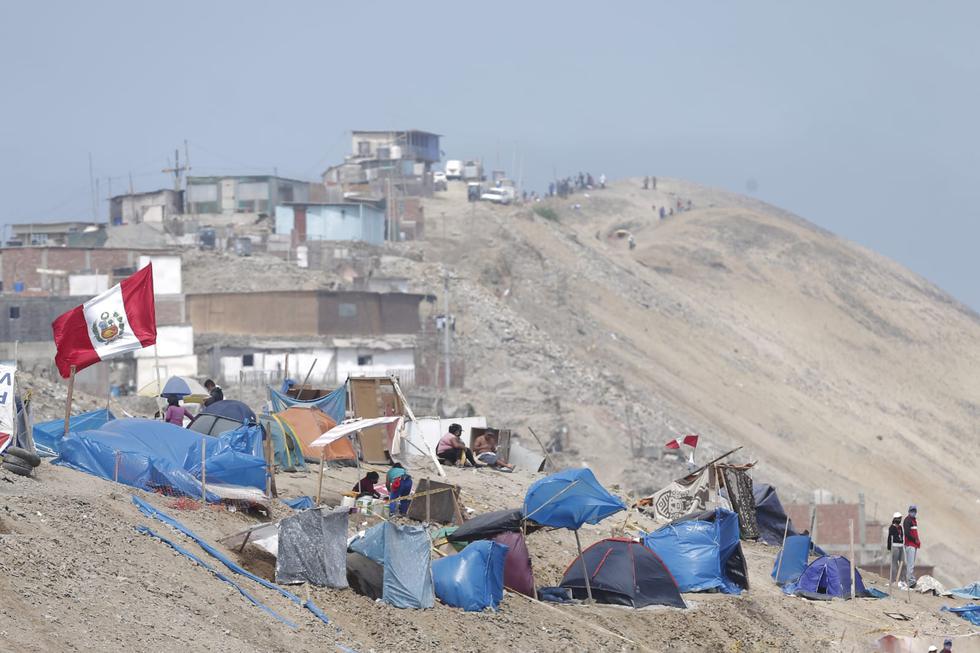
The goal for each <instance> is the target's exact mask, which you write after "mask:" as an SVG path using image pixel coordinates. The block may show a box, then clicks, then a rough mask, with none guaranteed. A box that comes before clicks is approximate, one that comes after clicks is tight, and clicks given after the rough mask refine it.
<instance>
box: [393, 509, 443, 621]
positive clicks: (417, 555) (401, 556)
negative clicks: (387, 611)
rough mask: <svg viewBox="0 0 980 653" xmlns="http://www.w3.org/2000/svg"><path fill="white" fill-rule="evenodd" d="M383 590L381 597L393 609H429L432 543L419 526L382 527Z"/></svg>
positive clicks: (431, 592)
mask: <svg viewBox="0 0 980 653" xmlns="http://www.w3.org/2000/svg"><path fill="white" fill-rule="evenodd" d="M384 527H385V528H384V547H385V557H384V588H383V590H382V592H383V596H382V597H381V598H382V600H383V601H384V602H385V603H388V604H390V605H393V606H395V607H396V608H431V607H433V606H434V605H435V602H436V600H435V591H434V589H433V586H432V558H431V556H430V553H429V549H430V547H431V546H432V542H431V541H430V540H429V534H428V533H427V532H426V530H425V528H423V527H422V526H401V525H396V524H392V523H391V522H385V525H384Z"/></svg>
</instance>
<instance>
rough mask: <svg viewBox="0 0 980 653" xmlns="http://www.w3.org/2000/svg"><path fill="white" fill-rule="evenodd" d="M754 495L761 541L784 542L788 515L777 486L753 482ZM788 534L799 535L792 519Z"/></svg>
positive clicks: (770, 542)
mask: <svg viewBox="0 0 980 653" xmlns="http://www.w3.org/2000/svg"><path fill="white" fill-rule="evenodd" d="M752 495H753V497H754V498H755V519H756V522H757V523H758V525H759V541H760V542H764V543H766V544H777V545H778V544H782V542H783V532H784V531H785V530H786V520H787V517H786V511H785V510H783V504H782V502H781V501H780V500H779V494H778V493H777V492H776V488H774V487H773V486H771V485H767V484H765V483H753V485H752ZM787 535H798V533H797V532H796V530H795V529H794V528H793V522H792V521H791V522H790V523H789V532H788V533H787Z"/></svg>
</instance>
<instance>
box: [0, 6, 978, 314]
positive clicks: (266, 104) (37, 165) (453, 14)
mask: <svg viewBox="0 0 980 653" xmlns="http://www.w3.org/2000/svg"><path fill="white" fill-rule="evenodd" d="M151 4H152V6H151ZM631 4H632V8H628V7H629V5H631ZM547 5H548V6H545V3H536V2H535V3H529V2H495V3H490V4H487V3H483V4H479V5H472V6H470V5H468V4H467V3H460V2H452V3H445V4H437V3H406V2H397V3H396V2H392V3H375V2H371V3H369V2H345V3H341V2H330V3H328V2H277V3H271V2H243V1H236V2H231V1H227V2H172V1H167V2H158V3H149V2H132V1H131V0H130V1H127V2H109V1H101V2H95V3H81V2H56V3H55V2H42V1H36V2H34V1H32V2H19V3H14V2H4V3H2V4H0V197H2V203H0V219H2V221H3V222H4V223H10V222H25V221H35V220H36V221H42V220H55V219H62V220H63V219H88V218H90V217H91V213H92V202H91V194H90V183H89V154H90V153H91V156H92V160H93V162H94V169H95V174H96V176H97V177H99V178H100V191H101V195H103V196H106V195H108V191H109V188H108V187H109V184H110V183H111V190H112V192H113V193H117V192H119V191H121V190H123V189H124V187H125V186H127V185H128V183H129V182H128V177H129V174H130V173H132V175H133V181H134V184H135V186H136V188H137V190H150V189H155V188H159V187H166V186H169V185H170V183H171V182H170V181H169V180H168V179H167V178H166V177H165V176H164V175H162V174H160V172H159V171H160V169H161V168H163V167H166V164H167V162H168V157H172V156H173V150H174V148H175V147H177V146H182V143H183V141H184V139H187V141H189V144H190V154H191V164H192V165H193V167H194V170H193V172H192V174H219V173H229V174H264V173H271V172H272V171H273V170H276V171H278V173H279V174H282V175H286V176H293V177H299V178H304V179H315V178H317V176H318V175H319V173H320V172H321V171H322V170H323V169H324V168H325V167H326V166H327V165H328V164H329V163H333V162H337V161H339V160H341V158H342V156H343V155H344V154H345V153H346V152H347V150H348V149H349V138H348V132H349V130H351V129H388V128H420V129H427V130H431V131H436V132H439V133H441V134H444V135H445V138H444V140H443V149H444V150H445V151H446V153H447V155H448V156H449V157H450V158H469V157H476V156H481V157H483V158H484V160H485V161H486V162H487V163H488V164H490V165H492V166H493V167H503V168H508V169H510V168H512V167H513V162H514V161H518V162H521V163H522V165H521V166H519V167H521V168H522V169H523V173H524V179H525V181H526V185H528V186H529V187H531V188H537V189H539V190H540V189H543V188H544V187H545V185H546V184H547V180H548V178H549V177H550V176H551V174H552V170H557V171H558V173H559V174H563V173H564V174H570V173H572V172H574V171H578V170H590V171H592V172H593V173H595V174H599V173H600V172H604V173H605V174H606V175H608V176H609V177H611V178H617V177H622V176H636V175H644V174H657V175H662V176H676V177H684V178H688V179H691V180H694V181H698V182H702V183H705V184H710V185H715V186H720V187H724V188H728V189H731V190H735V191H741V192H747V185H748V182H749V180H754V181H755V184H756V185H757V186H756V190H755V191H754V193H753V194H754V195H756V196H758V197H759V198H761V199H764V200H766V201H769V202H771V203H773V204H777V205H779V206H782V207H784V208H786V209H789V210H791V211H793V212H795V213H798V214H800V215H801V216H803V217H805V218H807V219H809V220H811V221H812V222H815V223H817V224H819V225H821V226H823V227H826V228H828V229H830V230H832V231H834V232H837V233H839V234H841V235H843V236H845V237H847V238H850V239H852V240H855V241H857V242H859V243H861V244H863V245H866V246H868V247H870V248H872V249H875V250H877V251H879V252H881V253H883V254H885V255H887V256H890V257H892V258H895V259H897V260H898V261H900V262H902V263H904V264H906V265H907V266H909V267H910V268H912V269H913V270H915V271H917V272H919V273H921V274H923V275H924V276H926V277H927V278H929V279H930V280H932V281H934V282H936V283H938V284H939V285H940V286H942V287H943V288H944V289H946V290H948V291H949V292H951V293H952V294H953V295H954V296H956V297H957V298H959V299H960V300H962V301H964V302H966V303H967V304H969V305H971V306H972V307H973V308H975V309H976V308H980V286H978V284H977V279H978V277H980V256H978V255H977V254H976V253H975V251H974V250H975V248H976V246H977V242H978V237H980V221H978V220H977V213H978V206H980V183H978V180H977V172H978V159H980V127H978V120H980V106H978V105H980V84H978V83H977V80H978V79H980V77H978V73H980V70H978V69H980V46H978V45H977V43H978V42H977V25H978V24H980V20H978V19H980V4H978V3H974V2H961V3H957V2H946V3H941V4H940V3H925V4H924V3H921V2H917V3H912V2H853V1H847V2H830V1H827V0H824V1H822V2H802V1H800V2H791V1H786V0H773V1H771V2H762V1H758V2H741V3H734V2H694V1H692V2H671V3H662V2H656V3H655V2H636V3H600V2H592V3H577V2H568V1H564V2H552V3H547ZM182 156H183V154H182ZM515 176H516V175H515ZM109 178H111V181H110V180H109ZM99 211H100V214H99V218H100V219H101V220H104V219H105V216H106V213H107V205H106V203H105V202H101V203H100V207H99Z"/></svg>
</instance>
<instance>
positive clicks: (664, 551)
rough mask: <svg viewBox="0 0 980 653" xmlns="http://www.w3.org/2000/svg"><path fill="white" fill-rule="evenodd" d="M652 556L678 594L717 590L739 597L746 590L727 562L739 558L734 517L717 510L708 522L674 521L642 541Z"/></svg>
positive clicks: (741, 576)
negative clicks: (674, 583) (661, 566)
mask: <svg viewBox="0 0 980 653" xmlns="http://www.w3.org/2000/svg"><path fill="white" fill-rule="evenodd" d="M643 544H644V545H646V546H647V547H649V548H650V549H651V550H652V551H653V552H654V553H656V554H657V555H658V556H659V557H660V559H661V560H663V562H664V564H665V565H667V568H668V569H669V570H670V573H671V575H672V576H673V577H674V580H676V581H677V585H678V587H680V590H681V591H682V592H706V591H709V590H720V591H722V592H724V593H726V594H739V593H741V591H742V590H743V589H748V579H747V576H746V575H745V574H744V573H742V572H741V571H740V569H741V565H739V571H735V570H733V569H732V567H735V565H731V564H730V561H731V559H732V557H734V556H738V557H739V558H741V555H742V553H741V543H740V542H739V529H738V515H736V514H735V513H734V512H732V511H730V510H723V509H721V508H719V509H717V510H716V511H715V513H714V515H713V516H712V519H711V520H710V521H709V520H700V519H693V520H687V521H678V522H674V523H671V524H668V525H666V526H664V527H663V528H661V529H658V530H657V531H655V532H653V533H650V534H649V535H647V536H646V537H644V538H643Z"/></svg>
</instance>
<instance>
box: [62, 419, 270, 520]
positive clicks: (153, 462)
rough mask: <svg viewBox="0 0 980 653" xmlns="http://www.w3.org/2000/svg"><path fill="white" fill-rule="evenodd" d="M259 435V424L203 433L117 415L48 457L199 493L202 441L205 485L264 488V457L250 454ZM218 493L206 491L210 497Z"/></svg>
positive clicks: (134, 482)
mask: <svg viewBox="0 0 980 653" xmlns="http://www.w3.org/2000/svg"><path fill="white" fill-rule="evenodd" d="M202 440H203V441H205V442H206V444H204V442H202ZM261 440H262V428H261V427H259V426H242V427H239V428H238V429H235V430H234V431H229V432H228V433H225V434H223V435H221V436H220V437H208V436H201V435H200V434H198V433H194V432H193V431H189V430H187V429H184V428H181V427H179V426H175V425H173V424H168V423H167V422H158V421H155V420H148V419H117V420H113V421H111V422H108V423H106V424H105V425H103V426H102V428H100V429H93V430H87V431H77V432H72V433H69V435H68V437H67V438H65V439H64V440H63V441H62V442H61V455H60V456H59V457H58V458H56V459H55V460H54V461H52V462H53V463H54V464H56V465H64V466H65V467H71V468H72V469H77V470H79V471H82V472H87V473H89V474H92V475H94V476H99V477H101V478H105V479H109V480H117V481H118V482H120V483H124V484H126V485H130V486H132V487H138V488H141V489H144V490H151V489H153V488H160V487H163V488H170V489H172V490H175V491H179V492H181V493H183V494H186V495H188V496H200V494H201V483H200V477H201V447H202V445H203V446H206V450H205V464H206V471H207V482H208V484H209V485H210V484H220V485H229V486H239V487H249V488H257V489H260V490H264V489H265V482H266V465H265V459H263V458H261V457H259V456H256V455H254V451H256V450H258V451H261V446H262V443H261ZM117 453H118V459H117ZM219 499H220V497H219V496H218V495H217V494H213V493H211V492H209V493H208V500H209V501H218V500H219Z"/></svg>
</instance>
